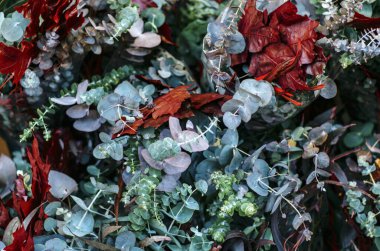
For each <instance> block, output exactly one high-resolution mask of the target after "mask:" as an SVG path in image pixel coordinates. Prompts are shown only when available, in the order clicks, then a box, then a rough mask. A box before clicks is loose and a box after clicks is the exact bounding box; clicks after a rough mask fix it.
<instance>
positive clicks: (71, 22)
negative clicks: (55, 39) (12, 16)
mask: <svg viewBox="0 0 380 251" xmlns="http://www.w3.org/2000/svg"><path fill="white" fill-rule="evenodd" d="M78 4H79V0H75V1H74V2H73V1H69V0H29V1H27V2H26V3H24V4H23V5H21V6H19V7H17V8H16V9H17V11H18V12H21V13H23V14H24V17H26V18H28V19H29V20H30V24H29V26H28V27H27V29H26V37H34V36H36V35H37V34H39V33H45V32H46V31H48V30H52V31H55V32H57V33H58V34H59V35H60V36H61V38H62V37H64V36H65V35H67V34H68V33H69V32H70V30H71V29H77V28H79V27H80V26H81V25H82V24H83V22H84V18H83V16H82V14H79V13H78Z"/></svg>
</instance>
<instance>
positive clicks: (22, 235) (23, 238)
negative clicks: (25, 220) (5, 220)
mask: <svg viewBox="0 0 380 251" xmlns="http://www.w3.org/2000/svg"><path fill="white" fill-rule="evenodd" d="M5 250H6V251H33V250H34V242H33V237H32V236H31V234H30V232H27V231H26V230H25V229H24V227H23V226H21V227H20V228H19V229H17V230H16V231H15V232H14V233H13V242H12V244H11V245H9V246H7V247H6V248H5Z"/></svg>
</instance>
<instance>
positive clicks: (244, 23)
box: [239, 0, 264, 37]
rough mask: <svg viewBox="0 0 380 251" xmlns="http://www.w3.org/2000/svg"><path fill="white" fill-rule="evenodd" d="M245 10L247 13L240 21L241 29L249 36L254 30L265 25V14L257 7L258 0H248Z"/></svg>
mask: <svg viewBox="0 0 380 251" xmlns="http://www.w3.org/2000/svg"><path fill="white" fill-rule="evenodd" d="M244 12H245V14H244V16H243V18H242V19H241V21H240V22H239V31H240V32H241V33H242V34H243V35H244V36H245V37H248V36H249V34H250V32H251V31H252V30H254V29H258V28H260V27H262V26H264V23H263V17H264V14H263V13H262V12H260V11H258V10H257V9H256V0H248V2H247V3H246V5H245V8H244Z"/></svg>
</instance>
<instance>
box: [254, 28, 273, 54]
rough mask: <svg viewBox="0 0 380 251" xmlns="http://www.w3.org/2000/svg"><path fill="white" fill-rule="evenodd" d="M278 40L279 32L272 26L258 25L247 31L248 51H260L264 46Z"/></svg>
mask: <svg viewBox="0 0 380 251" xmlns="http://www.w3.org/2000/svg"><path fill="white" fill-rule="evenodd" d="M277 42H280V33H279V32H278V31H277V30H275V29H273V28H272V27H260V28H259V29H256V30H253V31H251V32H250V33H249V49H248V50H249V51H250V52H254V53H256V52H260V51H262V50H263V48H264V47H265V46H267V45H268V44H272V43H277Z"/></svg>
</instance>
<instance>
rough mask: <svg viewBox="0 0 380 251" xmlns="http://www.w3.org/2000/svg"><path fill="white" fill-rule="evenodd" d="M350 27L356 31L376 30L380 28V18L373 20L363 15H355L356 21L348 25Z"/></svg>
mask: <svg viewBox="0 0 380 251" xmlns="http://www.w3.org/2000/svg"><path fill="white" fill-rule="evenodd" d="M348 24H349V25H350V26H352V27H354V28H356V29H361V30H363V29H376V28H380V17H376V18H371V17H366V16H364V15H362V14H359V13H357V12H356V13H355V15H354V20H352V21H351V22H350V23H348Z"/></svg>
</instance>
